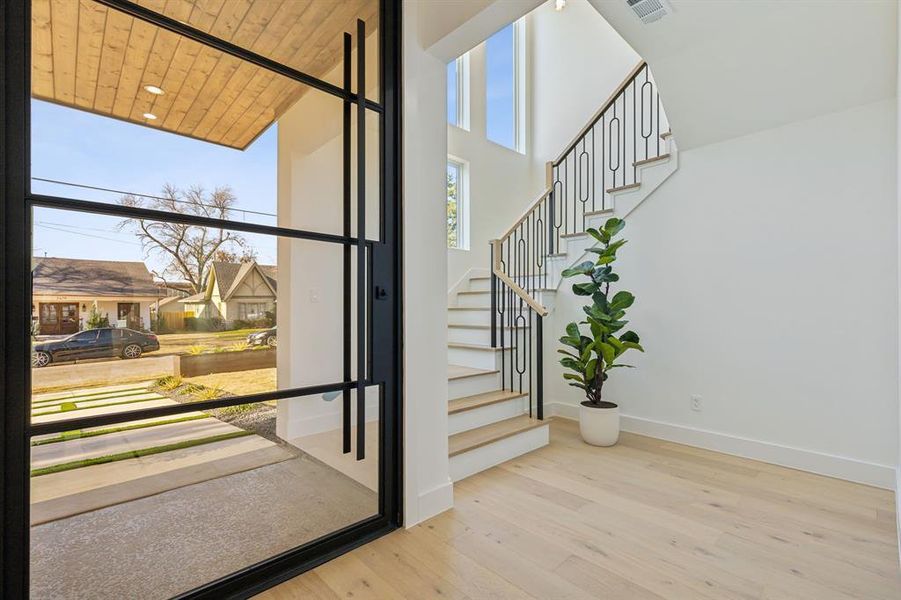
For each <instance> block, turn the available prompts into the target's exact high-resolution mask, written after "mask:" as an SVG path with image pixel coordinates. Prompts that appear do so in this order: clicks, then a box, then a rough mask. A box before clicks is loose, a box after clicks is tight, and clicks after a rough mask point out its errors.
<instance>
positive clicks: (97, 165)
mask: <svg viewBox="0 0 901 600" xmlns="http://www.w3.org/2000/svg"><path fill="white" fill-rule="evenodd" d="M31 127H32V132H31V171H32V176H33V177H41V178H45V179H56V180H61V181H68V182H72V183H80V184H86V185H92V186H98V187H105V188H112V189H120V190H127V191H132V192H137V193H143V194H157V195H158V194H159V192H160V190H161V188H162V186H163V185H164V184H166V183H170V184H172V185H174V186H176V187H190V186H192V185H200V186H203V187H204V188H206V189H210V190H211V189H213V188H215V187H217V186H229V187H231V188H232V190H233V191H234V193H235V195H236V196H237V198H238V201H237V204H236V206H238V207H241V208H247V209H250V210H255V211H260V212H266V213H273V214H274V213H275V212H276V203H277V198H276V181H277V180H276V169H277V162H276V152H277V147H276V142H277V134H276V128H275V127H271V128H269V130H267V131H266V132H265V133H264V134H263V135H262V136H260V137H259V138H258V139H257V140H256V141H255V142H254V143H253V144H251V145H250V147H249V148H248V149H247V150H244V151H241V150H234V149H231V148H226V147H224V146H217V145H215V144H210V143H207V142H201V141H198V140H194V139H191V138H187V137H184V136H179V135H175V134H172V133H166V132H164V131H160V130H156V129H153V128H150V127H142V126H139V125H134V124H131V123H126V122H123V121H117V120H115V119H110V118H107V117H101V116H98V115H94V114H91V113H87V112H84V111H80V110H74V109H71V108H65V107H62V106H57V105H54V104H49V103H46V102H41V101H38V100H33V101H32V118H31ZM32 189H33V191H34V192H37V193H47V194H52V195H58V196H67V197H72V198H80V199H85V200H94V201H99V202H115V201H116V200H117V199H118V195H117V194H110V193H106V192H98V191H92V190H84V189H79V188H74V187H69V186H60V185H55V184H48V183H44V182H39V181H34V182H32ZM243 218H244V217H242V216H241V215H239V214H235V215H234V216H233V219H235V220H242V219H243ZM246 218H247V220H248V221H251V222H256V223H264V224H268V225H275V224H276V221H275V218H274V217H265V216H260V215H253V216H251V215H248V216H247V217H246ZM119 221H120V219H117V218H113V217H105V216H99V215H91V214H82V213H74V212H68V211H54V210H48V209H35V214H34V224H35V227H34V250H35V255H37V256H44V255H45V254H46V255H47V256H64V257H68V258H93V259H110V260H144V259H145V256H144V254H143V252H142V249H141V246H140V244H139V243H138V241H137V240H136V239H135V237H134V235H133V234H131V233H128V232H125V231H119V230H117V228H116V225H117V224H118V223H119ZM245 237H246V238H247V239H248V242H249V243H250V244H251V245H253V246H254V247H255V248H256V249H257V251H258V253H259V258H260V261H261V262H265V263H274V262H275V238H272V237H268V236H258V235H245ZM146 262H147V263H148V267H149V268H151V270H154V269H159V268H160V267H161V265H159V264H158V263H157V261H156V260H154V259H153V258H152V257H150V258H149V259H148V260H147V261H146Z"/></svg>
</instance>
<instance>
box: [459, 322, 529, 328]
mask: <svg viewBox="0 0 901 600" xmlns="http://www.w3.org/2000/svg"><path fill="white" fill-rule="evenodd" d="M447 327H448V329H450V328H451V327H453V328H454V329H491V325H467V324H463V325H456V324H453V323H448V324H447ZM523 327H524V328H525V329H528V328H529V326H528V325H524V326H520V325H516V326H514V327H511V326H509V325H504V326H503V327H501V326H500V325H498V327H497V328H498V329H523Z"/></svg>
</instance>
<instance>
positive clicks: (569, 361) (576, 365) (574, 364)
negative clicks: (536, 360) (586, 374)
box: [560, 356, 585, 373]
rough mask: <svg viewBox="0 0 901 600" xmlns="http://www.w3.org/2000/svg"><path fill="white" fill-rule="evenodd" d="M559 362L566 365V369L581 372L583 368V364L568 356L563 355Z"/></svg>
mask: <svg viewBox="0 0 901 600" xmlns="http://www.w3.org/2000/svg"><path fill="white" fill-rule="evenodd" d="M560 364H561V365H563V366H564V367H566V368H567V369H572V370H573V371H575V372H576V373H581V372H582V371H584V370H585V365H584V364H583V363H581V362H579V361H577V360H576V359H574V358H570V357H568V356H564V357H563V358H561V359H560Z"/></svg>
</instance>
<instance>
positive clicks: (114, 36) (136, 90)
mask: <svg viewBox="0 0 901 600" xmlns="http://www.w3.org/2000/svg"><path fill="white" fill-rule="evenodd" d="M137 2H138V3H139V4H142V5H144V6H146V7H147V8H150V9H151V10H154V11H157V12H159V13H161V14H164V15H166V16H169V17H172V18H174V19H177V20H179V21H182V22H184V23H187V24H188V25H191V26H192V27H195V28H197V29H200V30H202V31H205V32H208V33H210V34H212V35H215V36H217V37H219V38H222V39H224V40H227V41H230V42H231V43H233V44H236V45H238V46H241V47H243V48H247V49H249V50H252V51H253V52H256V53H257V54H260V55H263V56H266V57H269V58H272V59H273V60H277V61H279V62H282V63H284V64H286V65H288V66H291V67H293V68H295V69H298V70H300V71H303V72H305V73H309V74H310V75H314V76H316V77H319V78H323V79H327V77H326V75H327V74H328V73H329V72H330V71H332V70H333V69H334V68H335V67H336V66H337V65H338V64H339V63H340V61H341V60H342V56H341V52H342V47H343V42H342V34H343V32H345V31H348V32H354V31H355V29H356V26H355V23H356V20H357V19H358V18H361V19H363V20H364V21H365V22H366V24H367V32H368V33H371V32H373V31H375V30H376V29H377V27H378V23H377V19H378V0H137ZM373 76H374V75H371V76H369V77H370V78H371V77H373ZM334 83H337V82H334ZM146 86H156V87H158V88H160V89H162V90H163V93H162V94H160V95H156V94H153V93H151V92H149V91H147V90H146V89H145V87H146ZM309 89H310V88H308V87H307V86H304V85H303V84H300V83H297V82H295V81H293V80H289V79H287V78H285V77H283V76H280V75H276V74H274V73H272V72H270V71H267V70H266V69H262V68H260V67H257V66H255V65H252V64H250V63H247V62H244V61H242V60H240V59H237V58H235V57H232V56H230V55H227V54H224V53H222V52H219V51H217V50H214V49H212V48H209V47H206V46H203V45H202V44H200V43H198V42H194V41H192V40H189V39H186V38H183V37H181V36H179V35H177V34H175V33H172V32H170V31H167V30H164V29H161V28H159V27H156V26H154V25H150V24H148V23H145V22H143V21H140V20H138V19H134V18H133V17H130V16H128V15H126V14H123V13H120V12H118V11H115V10H111V9H108V8H107V7H105V6H103V5H100V4H97V3H95V2H93V1H92V0H32V95H33V97H35V98H39V99H41V100H47V101H50V102H55V103H58V104H63V105H66V106H71V107H75V108H79V109H82V110H87V111H90V112H93V113H97V114H101V115H105V116H110V117H114V118H117V119H123V120H126V121H131V122H133V123H140V124H142V125H148V126H150V127H155V128H159V129H163V130H165V131H169V132H172V133H177V134H180V135H186V136H190V137H193V138H197V139H201V140H205V141H209V142H214V143H217V144H222V145H225V146H230V147H233V148H238V149H244V148H246V147H247V146H248V145H249V144H250V143H251V142H253V140H255V139H256V138H257V136H259V135H260V134H261V133H262V132H263V131H265V130H266V128H267V127H269V125H271V124H272V123H273V122H274V121H276V120H277V119H278V118H279V117H280V116H281V115H282V114H284V112H285V111H286V110H287V109H288V108H289V107H290V106H291V105H292V104H294V103H295V102H296V101H297V100H298V98H300V97H301V96H302V95H303V94H304V93H306V92H307V91H309ZM313 93H320V92H316V91H314V92H313ZM147 115H153V116H154V117H156V118H151V117H149V116H147Z"/></svg>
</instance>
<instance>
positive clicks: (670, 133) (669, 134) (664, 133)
mask: <svg viewBox="0 0 901 600" xmlns="http://www.w3.org/2000/svg"><path fill="white" fill-rule="evenodd" d="M672 135H673V132H672V131H664V132H663V133H661V134H660V139H663V140H665V139H666V138H668V137H672Z"/></svg>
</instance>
